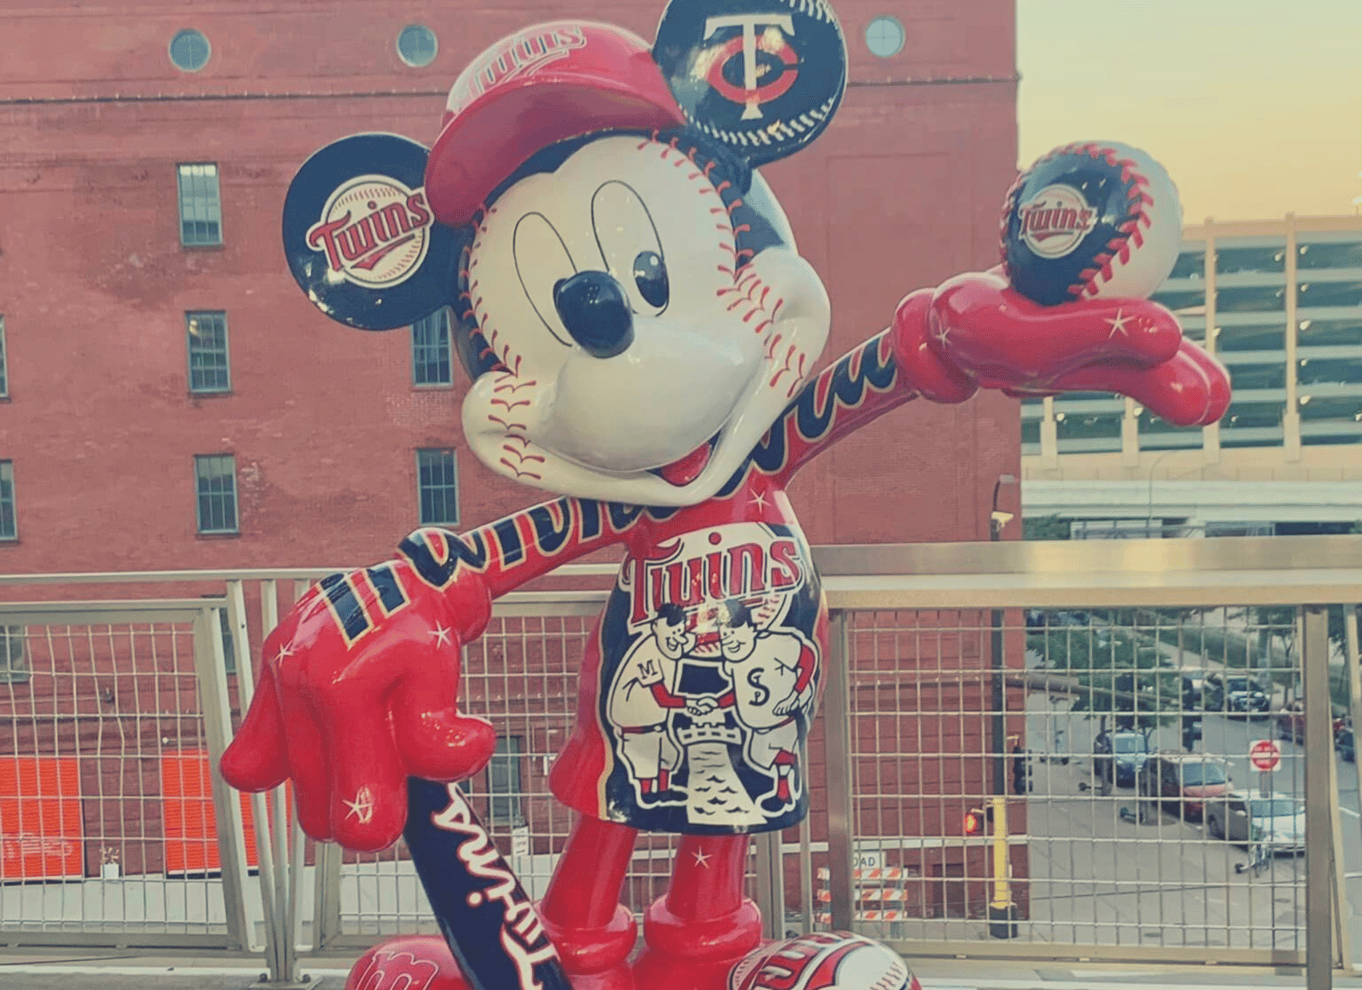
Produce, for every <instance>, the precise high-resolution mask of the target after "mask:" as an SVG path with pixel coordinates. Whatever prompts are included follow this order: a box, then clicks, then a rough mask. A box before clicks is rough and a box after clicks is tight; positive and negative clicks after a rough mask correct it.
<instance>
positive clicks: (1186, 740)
mask: <svg viewBox="0 0 1362 990" xmlns="http://www.w3.org/2000/svg"><path fill="white" fill-rule="evenodd" d="M1200 738H1201V716H1200V715H1184V716H1182V748H1183V749H1185V750H1187V752H1189V753H1190V752H1191V751H1192V750H1193V749H1194V748H1195V746H1194V745H1193V744H1194V743H1195V742H1196V741H1197V740H1198V739H1200Z"/></svg>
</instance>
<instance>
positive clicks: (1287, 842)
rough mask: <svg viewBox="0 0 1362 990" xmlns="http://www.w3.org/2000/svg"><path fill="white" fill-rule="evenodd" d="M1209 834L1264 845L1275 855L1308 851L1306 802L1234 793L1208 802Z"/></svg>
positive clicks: (1276, 795) (1283, 795) (1244, 842)
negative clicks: (1306, 848)
mask: <svg viewBox="0 0 1362 990" xmlns="http://www.w3.org/2000/svg"><path fill="white" fill-rule="evenodd" d="M1206 831H1207V832H1208V833H1209V834H1210V835H1211V837H1212V838H1215V839H1225V840H1227V841H1229V842H1238V843H1240V844H1241V845H1243V846H1248V845H1249V844H1250V843H1252V842H1261V843H1263V844H1264V845H1265V846H1266V847H1267V848H1268V850H1269V851H1270V852H1272V853H1301V852H1304V851H1305V802H1304V801H1302V800H1300V798H1295V797H1291V796H1290V795H1289V794H1271V795H1268V796H1266V797H1261V796H1259V795H1256V794H1244V793H1242V792H1240V791H1231V792H1230V793H1228V794H1226V795H1225V799H1224V800H1223V801H1215V800H1212V801H1207V802H1206Z"/></svg>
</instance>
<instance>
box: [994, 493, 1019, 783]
mask: <svg viewBox="0 0 1362 990" xmlns="http://www.w3.org/2000/svg"><path fill="white" fill-rule="evenodd" d="M1016 483H1017V476H1016V475H1015V474H1000V475H998V480H997V481H995V482H994V483H993V505H992V509H991V510H990V512H989V516H988V538H989V542H990V543H997V542H998V541H999V540H1000V539H1001V538H1002V535H1003V527H1004V526H1006V525H1007V524H1008V523H1009V522H1010V521H1011V520H1012V518H1013V516H1014V514H1013V513H1011V512H1002V511H1001V510H999V508H998V495H999V494H1000V493H1001V491H1002V487H1003V485H1015V484H1016ZM991 632H992V643H991V649H990V652H991V653H992V657H991V659H992V661H993V733H992V734H993V753H994V766H993V793H994V794H1006V793H1007V718H1006V714H1007V712H1006V696H1005V695H1004V693H1003V612H1002V609H998V608H995V609H994V610H993V621H992V628H991Z"/></svg>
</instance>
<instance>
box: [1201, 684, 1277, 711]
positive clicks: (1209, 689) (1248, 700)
mask: <svg viewBox="0 0 1362 990" xmlns="http://www.w3.org/2000/svg"><path fill="white" fill-rule="evenodd" d="M1204 691H1205V695H1204V696H1205V705H1206V710H1207V711H1208V712H1224V713H1225V714H1226V715H1245V716H1248V717H1249V718H1252V717H1254V716H1261V715H1266V714H1268V712H1269V711H1270V710H1271V709H1272V697H1271V695H1270V694H1269V692H1268V690H1267V689H1265V688H1264V686H1263V685H1262V684H1261V683H1259V682H1258V681H1257V680H1256V679H1255V678H1252V677H1248V676H1245V675H1242V674H1221V673H1214V674H1211V675H1210V676H1209V677H1207V678H1206V682H1205V687H1204Z"/></svg>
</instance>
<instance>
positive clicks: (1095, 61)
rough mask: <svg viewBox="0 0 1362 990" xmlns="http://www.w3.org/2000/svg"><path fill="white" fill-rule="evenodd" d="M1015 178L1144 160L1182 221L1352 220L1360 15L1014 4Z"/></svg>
mask: <svg viewBox="0 0 1362 990" xmlns="http://www.w3.org/2000/svg"><path fill="white" fill-rule="evenodd" d="M1017 62H1018V66H1019V68H1020V70H1021V76H1022V82H1021V95H1020V104H1019V108H1018V116H1019V119H1020V139H1021V145H1020V158H1021V164H1022V165H1026V164H1029V163H1030V162H1031V161H1032V160H1033V159H1035V158H1036V157H1037V156H1039V155H1041V154H1043V153H1044V152H1045V151H1048V150H1049V149H1050V148H1052V147H1054V146H1056V145H1059V144H1065V143H1067V142H1069V141H1074V140H1089V139H1100V140H1113V141H1122V142H1124V143H1126V144H1132V145H1135V146H1136V147H1139V148H1143V149H1144V150H1145V151H1146V152H1148V153H1149V154H1151V155H1152V156H1153V157H1154V158H1156V159H1158V160H1159V161H1160V162H1162V163H1163V165H1164V166H1165V167H1166V168H1167V169H1168V171H1169V172H1170V173H1171V174H1172V176H1173V180H1174V181H1175V182H1176V183H1177V185H1178V188H1179V191H1180V193H1181V196H1182V203H1183V210H1184V215H1185V222H1186V223H1188V224H1195V223H1201V222H1202V221H1204V220H1205V219H1206V218H1207V217H1214V218H1215V219H1217V220H1258V219H1269V218H1277V217H1281V216H1282V215H1283V214H1285V213H1288V212H1293V213H1296V214H1297V215H1302V216H1306V215H1326V214H1351V213H1353V212H1354V211H1355V209H1356V207H1354V206H1353V199H1354V198H1355V197H1358V196H1362V177H1359V175H1358V172H1359V170H1362V0H1132V2H1117V0H1081V2H1080V0H1017Z"/></svg>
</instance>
